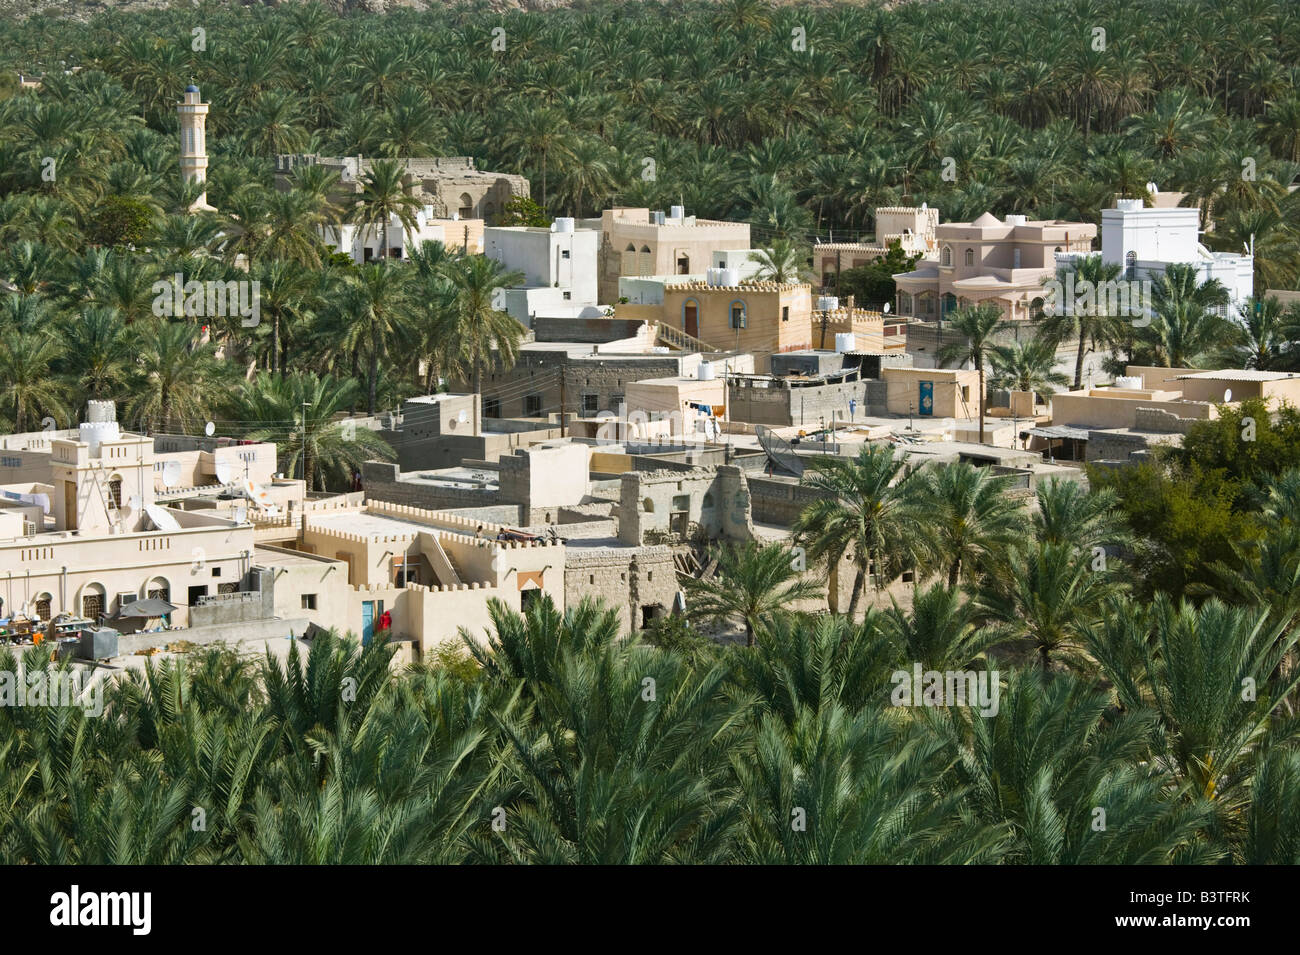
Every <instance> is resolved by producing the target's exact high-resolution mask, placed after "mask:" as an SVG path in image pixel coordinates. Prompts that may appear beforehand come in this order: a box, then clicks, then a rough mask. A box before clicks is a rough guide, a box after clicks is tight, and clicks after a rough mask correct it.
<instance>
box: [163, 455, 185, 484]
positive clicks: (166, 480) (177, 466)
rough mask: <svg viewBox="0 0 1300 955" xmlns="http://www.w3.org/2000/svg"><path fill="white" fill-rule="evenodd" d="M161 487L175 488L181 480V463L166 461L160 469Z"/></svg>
mask: <svg viewBox="0 0 1300 955" xmlns="http://www.w3.org/2000/svg"><path fill="white" fill-rule="evenodd" d="M162 478H163V487H175V486H176V485H177V484H179V483H180V480H181V462H179V461H168V462H166V463H165V464H163V469H162Z"/></svg>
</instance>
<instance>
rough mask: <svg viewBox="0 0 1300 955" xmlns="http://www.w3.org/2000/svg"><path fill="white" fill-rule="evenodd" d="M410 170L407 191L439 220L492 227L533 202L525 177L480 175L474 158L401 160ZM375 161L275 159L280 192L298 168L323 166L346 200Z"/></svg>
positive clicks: (357, 158)
mask: <svg viewBox="0 0 1300 955" xmlns="http://www.w3.org/2000/svg"><path fill="white" fill-rule="evenodd" d="M397 161H398V162H401V163H403V164H405V167H406V179H405V182H406V186H407V188H408V189H409V190H411V194H412V195H414V196H415V198H417V199H419V200H420V201H421V202H422V203H423V204H424V205H430V206H433V211H434V215H435V216H436V217H438V218H443V219H449V218H451V217H452V216H459V217H460V218H462V219H483V220H485V221H486V222H487V223H488V224H489V225H492V224H495V223H496V222H497V221H499V219H500V216H501V212H502V209H503V207H504V206H505V203H506V202H507V201H508V200H509V199H510V198H512V197H513V196H527V195H528V193H529V185H528V180H527V179H526V178H524V177H523V176H519V175H515V174H513V173H504V172H486V171H484V170H480V169H476V168H475V166H474V159H473V157H471V156H436V157H431V158H427V159H399V160H397ZM373 162H374V160H372V159H367V158H365V157H364V156H361V155H357V156H337V157H332V156H320V155H317V154H314V153H309V154H297V155H287V154H282V155H279V156H276V157H275V182H276V188H278V189H287V188H288V186H289V177H290V175H291V174H292V172H293V170H294V169H295V168H296V167H298V166H305V165H318V166H325V167H326V168H329V169H332V170H334V171H335V172H337V173H338V174H339V190H340V199H342V200H346V198H347V197H348V196H350V195H351V196H355V195H357V194H359V193H360V192H361V180H362V179H363V178H364V177H365V175H366V173H368V172H369V171H370V169H371V166H372V164H373Z"/></svg>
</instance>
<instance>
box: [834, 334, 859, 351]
mask: <svg viewBox="0 0 1300 955" xmlns="http://www.w3.org/2000/svg"><path fill="white" fill-rule="evenodd" d="M855 345H856V343H855V342H854V340H853V333H852V332H836V333H835V351H836V352H837V353H839V354H841V355H842V354H844V353H845V352H849V351H853V349H854V347H855Z"/></svg>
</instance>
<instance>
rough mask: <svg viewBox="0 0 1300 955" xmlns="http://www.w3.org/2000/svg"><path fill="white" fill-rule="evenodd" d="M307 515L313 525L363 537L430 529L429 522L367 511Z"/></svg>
mask: <svg viewBox="0 0 1300 955" xmlns="http://www.w3.org/2000/svg"><path fill="white" fill-rule="evenodd" d="M306 517H307V523H308V525H309V526H311V527H316V528H320V529H322V530H329V531H337V532H339V533H343V534H359V535H361V536H362V537H370V536H373V535H375V534H386V535H396V534H410V533H412V532H419V531H428V530H429V525H428V524H419V523H416V522H414V521H404V520H401V519H399V518H395V517H386V516H384V515H382V514H371V513H369V512H367V511H334V512H326V513H319V514H317V513H309V514H307V515H306Z"/></svg>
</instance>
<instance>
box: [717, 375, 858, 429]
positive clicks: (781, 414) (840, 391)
mask: <svg viewBox="0 0 1300 955" xmlns="http://www.w3.org/2000/svg"><path fill="white" fill-rule="evenodd" d="M872 384H883V382H871V381H848V382H841V383H839V384H833V385H803V386H799V387H793V386H791V385H789V384H788V383H786V382H783V381H781V380H780V379H772V380H770V381H768V382H767V387H765V388H761V387H756V386H755V379H745V378H742V379H732V380H731V381H730V382H729V383H728V385H727V416H728V417H729V418H730V419H731V420H732V421H746V422H749V423H751V424H766V425H772V426H773V427H789V426H791V425H797V426H799V427H801V428H815V427H818V426H819V425H821V424H822V423H823V422H825V423H827V424H829V423H830V420H831V415H832V413H834V414H836V415H838V420H841V421H846V422H847V421H848V420H849V401H850V400H853V401H856V402H857V404H856V406H855V407H854V412H853V417H854V418H855V419H857V418H862V417H864V416H866V415H868V414H872V413H873V412H872V411H871V410H870V406H871V400H870V399H871V386H872Z"/></svg>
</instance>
